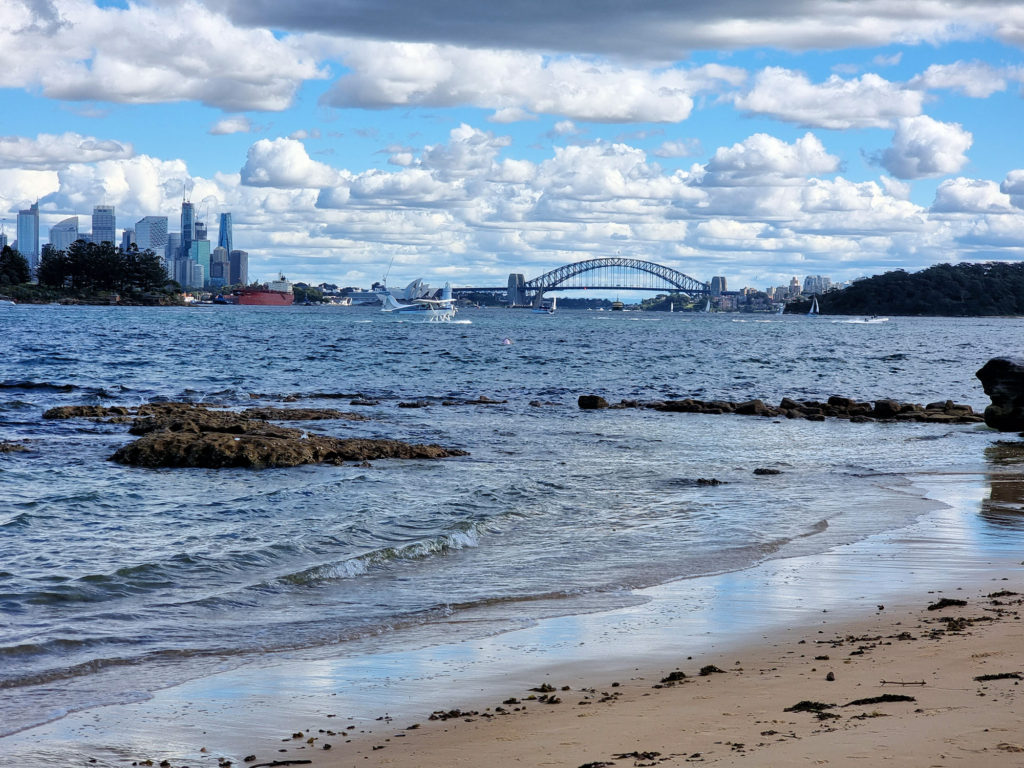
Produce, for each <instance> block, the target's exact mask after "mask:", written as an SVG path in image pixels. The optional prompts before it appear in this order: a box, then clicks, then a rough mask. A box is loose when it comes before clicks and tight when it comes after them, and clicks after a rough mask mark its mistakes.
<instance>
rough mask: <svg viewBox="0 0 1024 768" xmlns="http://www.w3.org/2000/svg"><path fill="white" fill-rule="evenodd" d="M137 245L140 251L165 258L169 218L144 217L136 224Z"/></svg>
mask: <svg viewBox="0 0 1024 768" xmlns="http://www.w3.org/2000/svg"><path fill="white" fill-rule="evenodd" d="M135 244H136V245H137V246H138V247H139V250H140V251H153V253H156V254H158V255H160V256H163V255H164V247H165V246H166V245H167V217H166V216H144V217H143V218H141V219H139V220H138V221H137V222H135ZM171 258H174V256H173V255H172V256H171Z"/></svg>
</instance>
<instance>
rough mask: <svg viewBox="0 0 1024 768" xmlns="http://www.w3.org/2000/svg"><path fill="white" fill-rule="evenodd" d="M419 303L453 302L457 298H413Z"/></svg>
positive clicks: (446, 303)
mask: <svg viewBox="0 0 1024 768" xmlns="http://www.w3.org/2000/svg"><path fill="white" fill-rule="evenodd" d="M413 301H414V302H416V303H417V304H445V305H448V304H451V303H452V302H453V301H455V299H413Z"/></svg>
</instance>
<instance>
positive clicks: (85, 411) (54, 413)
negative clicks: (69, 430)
mask: <svg viewBox="0 0 1024 768" xmlns="http://www.w3.org/2000/svg"><path fill="white" fill-rule="evenodd" d="M131 413H132V409H131V408H125V407H124V406H119V405H114V406H109V407H108V406H105V405H61V406H58V407H56V408H50V409H49V410H47V411H44V412H43V418H44V419H102V418H106V417H108V416H128V415H130V414H131Z"/></svg>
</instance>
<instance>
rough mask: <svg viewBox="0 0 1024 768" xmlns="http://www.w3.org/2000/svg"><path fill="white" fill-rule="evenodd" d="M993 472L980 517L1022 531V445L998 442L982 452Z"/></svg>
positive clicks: (1023, 454) (1023, 465)
mask: <svg viewBox="0 0 1024 768" xmlns="http://www.w3.org/2000/svg"><path fill="white" fill-rule="evenodd" d="M985 458H986V459H987V460H988V462H989V464H990V465H991V466H992V469H993V471H991V472H989V473H988V483H989V489H990V490H989V496H988V498H987V499H984V500H983V501H982V503H981V516H982V517H983V518H985V520H987V521H988V522H990V523H994V524H996V525H1002V526H1012V527H1015V528H1024V441H1021V440H1016V441H1009V440H1006V441H1000V442H998V443H993V444H992V445H990V446H989V447H988V448H986V449H985Z"/></svg>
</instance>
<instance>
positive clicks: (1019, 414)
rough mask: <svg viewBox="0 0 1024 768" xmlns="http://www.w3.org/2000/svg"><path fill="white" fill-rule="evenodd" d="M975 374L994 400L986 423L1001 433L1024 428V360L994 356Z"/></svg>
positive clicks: (987, 413)
mask: <svg viewBox="0 0 1024 768" xmlns="http://www.w3.org/2000/svg"><path fill="white" fill-rule="evenodd" d="M975 376H977V377H978V378H979V379H980V380H981V386H982V387H983V388H984V389H985V394H986V395H988V396H989V398H990V399H991V400H992V404H991V405H989V406H988V407H987V408H986V409H985V423H986V424H988V426H990V427H992V428H993V429H998V430H999V431H1000V432H1020V431H1024V359H1022V358H1019V357H1018V358H1015V357H993V358H992V359H991V360H989V361H988V362H987V363H985V364H984V365H983V366H982V367H981V368H980V369H979V370H978V372H977V373H976V374H975Z"/></svg>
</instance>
